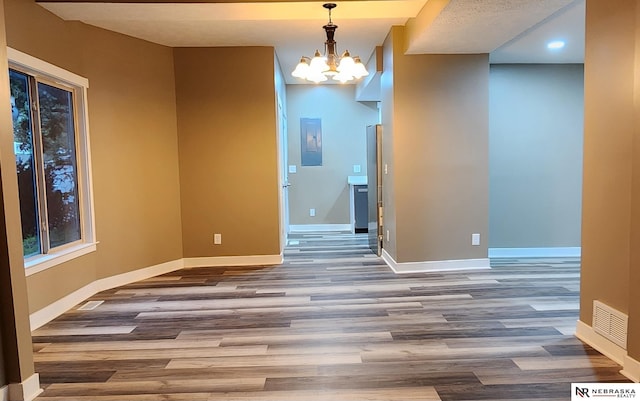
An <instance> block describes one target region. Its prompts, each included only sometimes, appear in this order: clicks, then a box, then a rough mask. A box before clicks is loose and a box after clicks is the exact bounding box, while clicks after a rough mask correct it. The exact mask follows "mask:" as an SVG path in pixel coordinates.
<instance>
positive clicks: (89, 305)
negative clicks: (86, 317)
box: [78, 301, 104, 310]
mask: <svg viewBox="0 0 640 401" xmlns="http://www.w3.org/2000/svg"><path fill="white" fill-rule="evenodd" d="M103 302H104V301H88V302H87V303H85V304H84V305H82V306H81V307H79V308H78V310H94V309H95V308H97V307H98V306H100V305H102V303H103Z"/></svg>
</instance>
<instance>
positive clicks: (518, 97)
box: [489, 64, 584, 248]
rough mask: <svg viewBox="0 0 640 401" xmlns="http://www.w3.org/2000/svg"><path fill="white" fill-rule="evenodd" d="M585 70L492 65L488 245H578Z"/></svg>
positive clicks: (572, 66)
mask: <svg viewBox="0 0 640 401" xmlns="http://www.w3.org/2000/svg"><path fill="white" fill-rule="evenodd" d="M583 89H584V73H583V66H582V64H535V65H527V64H498V65H492V66H491V74H490V91H489V92H490V103H489V247H490V248H531V247H579V246H580V220H581V204H582V137H583V132H584V128H583V121H584V90H583Z"/></svg>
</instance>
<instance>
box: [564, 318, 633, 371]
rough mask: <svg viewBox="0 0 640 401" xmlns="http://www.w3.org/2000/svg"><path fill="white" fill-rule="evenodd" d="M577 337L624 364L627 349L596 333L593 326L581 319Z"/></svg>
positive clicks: (618, 362)
mask: <svg viewBox="0 0 640 401" xmlns="http://www.w3.org/2000/svg"><path fill="white" fill-rule="evenodd" d="M576 337H578V338H579V339H580V340H582V341H584V342H585V343H587V344H589V345H590V346H592V347H593V348H595V349H596V350H598V351H599V352H600V353H602V354H604V355H605V356H606V357H608V358H609V359H611V360H613V361H614V362H615V363H617V364H620V365H623V364H624V358H625V356H626V355H627V351H626V350H625V349H624V348H622V347H620V346H619V345H617V344H615V343H613V342H611V341H609V340H607V339H606V338H604V337H603V336H601V335H600V334H598V333H596V332H595V330H593V328H592V327H591V326H589V325H588V324H586V323H584V322H582V321H580V320H578V323H577V324H576Z"/></svg>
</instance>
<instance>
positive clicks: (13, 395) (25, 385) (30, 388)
mask: <svg viewBox="0 0 640 401" xmlns="http://www.w3.org/2000/svg"><path fill="white" fill-rule="evenodd" d="M42 391H43V390H42V389H41V388H40V375H39V374H37V373H34V374H32V375H31V377H29V378H28V379H27V380H25V381H23V382H22V383H10V384H9V401H31V400H33V399H34V398H36V397H37V396H38V395H39V394H40V393H42Z"/></svg>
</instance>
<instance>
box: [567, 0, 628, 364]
mask: <svg viewBox="0 0 640 401" xmlns="http://www.w3.org/2000/svg"><path fill="white" fill-rule="evenodd" d="M637 7H640V1H638V0H620V1H616V2H604V1H596V0H588V1H587V19H586V54H585V133H584V184H583V204H582V209H583V214H582V280H581V288H580V292H581V297H580V320H581V321H582V322H584V323H586V324H588V325H591V319H592V303H593V300H596V299H597V300H600V301H601V302H604V303H606V304H608V305H610V306H612V307H614V308H616V309H618V310H620V311H622V312H624V313H628V314H629V322H630V327H629V333H628V341H629V343H628V351H629V354H630V355H631V357H633V358H635V359H636V360H640V331H639V327H638V320H639V319H640V315H639V314H638V312H639V311H640V310H639V309H640V297H638V296H637V293H636V292H637V286H633V285H632V283H635V284H637V283H638V269H639V266H640V265H638V264H637V262H638V248H639V247H638V245H637V239H638V235H639V234H640V232H639V231H638V230H640V226H638V224H637V223H638V202H637V200H638V198H637V196H638V194H639V191H640V185H638V184H639V183H638V178H637V171H638V170H636V175H635V176H633V177H632V171H633V166H634V163H636V166H637V160H638V158H640V152H638V143H637V142H638V139H637V137H638V132H639V131H638V128H639V126H638V116H639V115H640V107H639V105H638V103H634V97H635V98H636V99H637V98H638V85H637V82H636V85H635V86H634V85H633V84H632V82H634V77H636V76H637V75H636V74H637V71H638V69H639V68H640V64H636V60H637V58H636V51H637V44H636V40H637V32H638V26H637V21H636V19H637ZM634 138H635V139H634ZM634 143H635V146H634ZM634 160H635V161H634ZM632 178H633V180H632ZM632 199H633V201H632ZM632 217H633V219H632ZM633 241H635V242H633ZM632 260H633V262H634V263H633V264H632V263H631V261H632Z"/></svg>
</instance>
